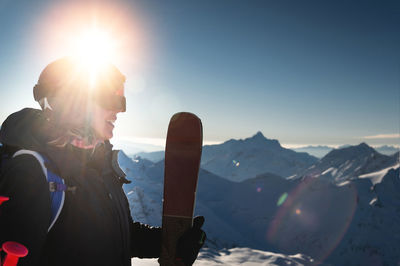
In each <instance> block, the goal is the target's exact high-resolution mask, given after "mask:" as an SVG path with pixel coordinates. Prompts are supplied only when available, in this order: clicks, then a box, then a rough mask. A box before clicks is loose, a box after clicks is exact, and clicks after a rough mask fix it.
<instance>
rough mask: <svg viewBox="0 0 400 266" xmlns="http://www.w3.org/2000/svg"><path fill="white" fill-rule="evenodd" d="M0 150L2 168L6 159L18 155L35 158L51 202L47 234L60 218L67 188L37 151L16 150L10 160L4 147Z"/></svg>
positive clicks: (48, 162)
mask: <svg viewBox="0 0 400 266" xmlns="http://www.w3.org/2000/svg"><path fill="white" fill-rule="evenodd" d="M0 149H1V152H0V153H1V157H0V162H1V163H0V166H1V167H2V166H3V163H4V161H5V160H7V159H11V158H15V157H17V156H20V155H24V154H29V155H32V156H33V157H35V159H36V160H37V161H38V162H39V164H40V166H41V168H42V170H43V174H44V176H45V177H46V180H47V182H48V183H49V191H50V201H51V219H50V226H49V227H48V229H47V232H49V231H50V229H51V228H52V227H53V225H54V224H55V222H56V221H57V218H58V217H59V216H60V213H61V210H62V208H63V206H64V200H65V191H66V190H67V186H66V185H65V182H64V179H62V178H61V177H60V176H58V175H56V174H55V173H53V172H52V171H51V170H50V169H48V168H47V167H46V165H51V164H52V163H51V161H50V160H49V159H47V158H46V157H45V156H44V155H42V154H40V153H39V152H37V151H32V150H24V149H22V150H18V151H16V152H15V153H14V154H13V155H12V156H11V158H10V156H9V155H7V154H6V153H5V152H4V146H0Z"/></svg>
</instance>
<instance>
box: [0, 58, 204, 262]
mask: <svg viewBox="0 0 400 266" xmlns="http://www.w3.org/2000/svg"><path fill="white" fill-rule="evenodd" d="M124 82H125V77H124V76H123V75H122V74H121V73H120V71H119V70H118V69H117V68H116V67H114V66H113V65H110V64H107V65H103V66H101V67H99V68H97V69H96V71H95V72H94V70H93V68H88V67H84V66H82V65H80V64H79V63H78V62H77V61H76V60H74V59H73V58H62V59H59V60H56V61H54V62H53V63H51V64H49V65H48V66H47V67H46V68H45V69H44V70H43V71H42V73H41V75H40V77H39V81H38V83H37V85H36V86H35V87H34V91H33V92H34V97H35V100H36V101H38V102H39V104H40V106H41V110H36V109H30V108H26V109H23V110H21V111H19V112H16V113H14V114H12V115H10V116H9V117H8V118H7V119H6V120H5V121H4V123H3V125H2V127H1V131H0V142H1V143H2V144H3V148H2V149H3V151H4V154H5V157H8V158H9V159H7V160H5V159H3V162H2V163H3V165H2V167H1V170H2V173H1V177H0V195H4V196H9V197H10V201H9V202H7V203H5V204H4V205H3V206H2V209H1V211H2V212H1V217H0V230H1V232H0V243H3V242H5V241H8V240H12V241H17V242H20V243H22V244H24V245H25V246H26V247H27V248H28V249H29V254H28V256H27V257H26V258H24V259H21V260H20V263H19V265H131V262H130V259H131V257H134V256H136V257H141V258H157V257H159V255H160V250H161V228H158V227H150V226H148V225H144V224H141V223H139V222H133V220H132V218H131V215H130V210H129V204H128V201H127V199H126V196H125V194H124V192H123V190H122V185H123V184H124V183H128V182H129V181H128V180H126V178H125V174H124V173H123V171H122V170H121V169H120V168H119V166H118V163H117V151H113V150H112V145H111V144H110V142H109V139H111V138H112V136H113V129H114V123H115V121H116V120H117V114H118V113H119V112H124V111H125V97H124ZM21 150H28V151H34V152H35V154H36V153H37V154H40V156H42V157H43V158H45V160H48V162H46V164H45V166H44V167H42V166H41V164H40V162H39V161H38V158H35V156H32V154H27V153H24V152H22V153H21V154H20V155H18V156H15V155H16V154H17V153H16V152H17V151H21ZM13 156H14V157H13ZM46 169H48V171H51V172H52V173H54V174H55V175H56V176H58V177H61V178H62V179H63V180H64V183H65V185H63V186H61V190H62V191H63V193H65V194H64V195H65V199H64V202H63V206H62V209H60V213H59V215H58V216H57V215H56V219H55V220H54V219H53V218H52V217H54V211H53V213H52V209H51V208H52V207H51V205H52V204H53V203H52V202H51V200H50V195H51V192H54V188H53V190H52V188H51V186H49V184H50V183H49V182H48V180H46V177H45V173H44V172H45V171H46ZM49 187H50V188H49ZM57 188H58V187H56V189H55V190H57ZM203 221H204V219H202V218H198V219H195V223H194V224H195V226H194V227H193V228H192V229H191V230H189V232H188V233H187V234H186V235H189V237H185V238H182V241H181V243H180V245H178V254H179V256H180V257H181V258H179V259H181V260H183V262H185V264H186V265H191V264H192V263H193V261H194V260H195V258H196V257H197V253H198V251H199V249H200V247H201V246H202V243H203V239H204V237H205V234H204V232H203V231H202V230H201V229H200V227H201V224H202V222H203ZM182 242H183V243H182Z"/></svg>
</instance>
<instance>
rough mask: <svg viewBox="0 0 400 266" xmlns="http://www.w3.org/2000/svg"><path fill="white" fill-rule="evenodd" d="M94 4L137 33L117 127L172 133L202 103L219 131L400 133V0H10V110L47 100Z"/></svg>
mask: <svg viewBox="0 0 400 266" xmlns="http://www.w3.org/2000/svg"><path fill="white" fill-rule="evenodd" d="M111 3H113V4H111ZM110 7H112V8H110ZM93 10H97V11H96V12H94V11H93ZM98 10H102V11H98ZM107 12H108V14H107ZM74 14H77V15H74ZM93 16H97V19H98V20H99V21H100V22H101V23H100V24H102V25H103V26H105V27H109V28H110V29H112V28H113V27H115V28H118V30H115V31H116V32H117V31H118V32H120V36H116V38H121V43H124V42H126V43H125V44H124V49H121V50H120V53H121V54H122V55H120V57H121V58H123V59H122V60H119V61H116V64H117V65H118V66H119V67H120V68H121V70H122V72H124V73H125V74H126V76H127V83H126V89H127V97H128V111H127V112H126V113H124V114H121V115H119V118H118V122H117V127H116V132H115V133H116V134H115V135H116V138H121V139H128V138H131V139H143V138H154V139H163V138H164V137H165V135H166V129H167V125H168V120H169V118H170V116H171V115H172V114H173V113H174V112H178V111H190V112H194V113H196V114H197V115H198V116H199V117H200V118H201V119H202V121H203V125H204V136H205V140H206V141H208V142H214V141H217V142H218V141H223V140H227V139H229V138H245V137H249V136H251V135H253V134H255V133H256V132H257V131H262V132H263V133H264V135H265V136H266V137H268V138H274V139H278V140H279V141H280V142H281V143H283V144H286V145H304V144H328V145H341V144H346V143H349V144H357V143H360V142H363V141H366V142H367V143H369V144H371V145H380V144H392V145H399V144H400V143H399V136H398V134H399V127H400V118H399V117H400V48H399V47H400V2H399V1H257V0H251V1H237V0H219V1H211V0H205V1H155V0H146V1H145V0H141V1H114V2H111V1H44V0H38V1H4V0H3V1H1V2H0V32H1V33H2V34H1V35H0V42H1V44H2V45H1V48H2V49H0V58H1V60H0V80H1V83H2V88H1V91H0V99H2V104H1V109H0V119H1V120H4V119H5V118H6V117H7V115H8V114H10V113H11V112H14V111H16V110H19V109H21V108H23V107H25V106H31V107H36V106H38V105H37V104H36V103H35V102H34V101H33V97H32V87H33V85H34V84H35V82H36V81H37V78H38V76H39V74H40V71H41V70H42V69H43V67H44V66H45V65H46V64H47V63H49V62H50V61H51V60H54V59H56V58H58V57H61V56H64V55H65V54H66V53H67V51H64V50H63V45H64V44H65V38H67V36H69V35H71V34H73V33H74V31H75V30H76V29H77V28H79V23H82V24H85V23H86V22H87V21H90V20H91V19H93ZM67 32H68V34H67ZM60 36H63V38H64V39H63V38H60ZM378 135H380V136H378ZM367 136H368V138H365V137H367Z"/></svg>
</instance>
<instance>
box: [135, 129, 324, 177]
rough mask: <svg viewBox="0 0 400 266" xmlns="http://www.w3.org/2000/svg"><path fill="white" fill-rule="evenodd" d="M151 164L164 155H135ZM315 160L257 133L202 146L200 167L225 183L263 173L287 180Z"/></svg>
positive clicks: (155, 153) (158, 153) (156, 153)
mask: <svg viewBox="0 0 400 266" xmlns="http://www.w3.org/2000/svg"><path fill="white" fill-rule="evenodd" d="M136 156H139V157H142V158H146V159H148V160H151V161H153V162H157V161H160V160H162V159H163V158H164V152H162V151H159V152H150V153H138V154H136ZM317 160H318V159H317V158H316V157H313V156H310V155H309V154H307V153H298V152H295V151H293V150H290V149H285V148H283V147H282V146H281V145H280V143H279V141H277V140H271V139H267V138H265V137H264V135H263V134H262V133H261V132H258V133H257V134H255V135H254V136H252V137H251V138H246V139H244V140H243V139H239V140H235V139H231V140H228V141H226V142H224V143H222V144H217V145H205V146H204V147H203V152H202V158H201V167H202V168H203V169H205V170H208V171H210V172H212V173H214V174H216V175H218V176H221V177H224V178H226V179H228V180H231V181H235V182H240V181H243V180H245V179H248V178H252V177H255V176H257V175H259V174H263V173H267V172H269V173H273V174H276V175H280V176H282V177H288V176H291V175H293V174H295V173H298V172H300V171H302V170H305V169H307V168H308V167H309V166H310V165H312V164H313V163H315V162H316V161H317Z"/></svg>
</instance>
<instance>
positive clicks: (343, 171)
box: [298, 143, 398, 182]
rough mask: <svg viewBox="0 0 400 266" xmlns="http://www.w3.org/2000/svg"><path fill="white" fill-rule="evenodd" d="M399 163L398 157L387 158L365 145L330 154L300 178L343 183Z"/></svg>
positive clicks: (338, 150)
mask: <svg viewBox="0 0 400 266" xmlns="http://www.w3.org/2000/svg"><path fill="white" fill-rule="evenodd" d="M397 162H398V158H397V157H396V155H392V156H387V155H383V154H380V153H378V152H376V151H375V150H374V149H373V148H372V147H370V146H368V145H367V144H365V143H361V144H360V145H357V146H350V147H346V148H342V149H335V150H332V151H331V152H329V153H328V154H327V155H326V156H325V157H323V158H322V159H321V160H320V161H319V162H317V163H316V164H314V165H313V166H311V167H310V168H309V169H307V170H306V171H305V172H303V173H299V174H298V176H299V175H300V176H312V177H321V178H327V179H329V180H331V181H334V182H342V181H345V180H349V179H355V178H358V177H359V176H360V175H363V174H366V173H371V172H375V171H378V170H381V169H384V168H387V167H390V166H393V165H395V164H396V163H397Z"/></svg>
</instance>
